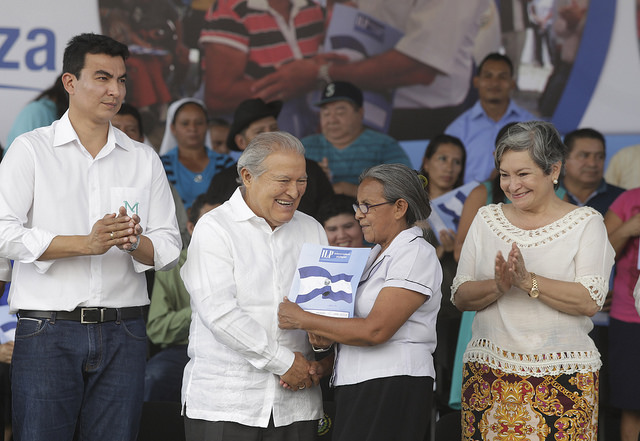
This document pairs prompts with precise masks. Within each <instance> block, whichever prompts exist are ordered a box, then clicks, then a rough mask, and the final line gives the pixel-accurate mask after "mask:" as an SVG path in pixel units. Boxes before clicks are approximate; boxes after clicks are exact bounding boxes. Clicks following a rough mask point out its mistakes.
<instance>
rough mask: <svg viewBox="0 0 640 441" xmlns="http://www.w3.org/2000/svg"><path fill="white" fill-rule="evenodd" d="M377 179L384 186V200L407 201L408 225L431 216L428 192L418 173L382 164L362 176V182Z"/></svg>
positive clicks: (397, 165) (406, 168)
mask: <svg viewBox="0 0 640 441" xmlns="http://www.w3.org/2000/svg"><path fill="white" fill-rule="evenodd" d="M365 179H375V180H376V181H378V182H380V183H381V184H382V188H383V194H384V198H385V199H386V200H387V201H389V202H395V201H397V200H398V199H404V200H405V201H407V204H408V208H407V213H406V220H407V225H409V226H412V225H414V224H415V223H416V222H417V221H422V220H426V219H427V218H428V217H429V215H430V214H431V205H430V204H429V196H428V195H427V190H426V189H425V188H424V187H423V185H422V181H421V180H420V178H419V177H418V173H416V172H415V171H414V170H411V169H410V168H409V167H407V166H406V165H404V164H380V165H376V166H374V167H371V168H369V169H367V170H365V171H364V172H362V174H361V175H360V182H362V181H364V180H365Z"/></svg>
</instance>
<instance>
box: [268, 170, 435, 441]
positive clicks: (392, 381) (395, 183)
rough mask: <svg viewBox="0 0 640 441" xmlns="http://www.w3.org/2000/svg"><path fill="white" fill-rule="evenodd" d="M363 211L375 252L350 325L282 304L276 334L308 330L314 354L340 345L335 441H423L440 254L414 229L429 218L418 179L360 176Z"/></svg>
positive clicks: (393, 173)
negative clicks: (394, 440) (281, 331)
mask: <svg viewBox="0 0 640 441" xmlns="http://www.w3.org/2000/svg"><path fill="white" fill-rule="evenodd" d="M357 201H358V203H357V204H355V205H354V209H355V211H356V219H357V220H358V221H359V223H360V225H361V226H362V231H363V233H364V236H365V239H366V240H367V241H368V242H370V243H373V244H375V246H374V247H373V248H372V250H371V254H370V256H369V260H368V262H367V264H366V267H365V270H364V273H363V275H362V279H361V281H360V284H359V286H358V291H357V293H356V296H355V312H354V317H353V318H346V319H345V318H332V317H324V316H320V315H316V314H312V313H309V312H306V311H303V310H302V309H301V308H300V307H299V306H298V305H297V304H295V303H292V302H290V301H288V300H286V299H285V301H284V302H283V303H281V304H280V309H279V314H278V316H279V325H280V328H283V329H304V330H306V331H307V332H308V333H309V339H310V341H311V343H312V344H313V346H314V348H315V349H316V350H322V349H328V348H329V347H330V345H331V344H332V343H333V342H336V343H338V345H337V349H336V351H337V355H336V357H335V360H336V361H335V366H334V372H333V377H332V384H333V386H335V387H336V390H335V401H336V417H335V426H334V432H333V438H332V439H333V440H334V441H346V440H349V441H350V440H370V441H371V440H389V439H401V440H405V441H406V440H408V441H411V440H416V441H418V440H420V441H422V440H423V439H424V437H425V433H426V430H427V422H428V420H429V415H430V409H431V401H432V393H433V380H434V377H435V371H434V367H433V358H432V353H433V351H434V350H435V347H436V332H435V331H436V316H437V314H438V309H439V308H440V298H441V295H442V294H441V292H440V284H441V281H442V270H441V268H440V263H439V261H438V257H437V256H436V252H435V249H434V248H433V247H432V246H431V245H430V244H429V243H428V242H427V241H426V239H425V232H424V231H423V230H422V229H421V228H420V227H418V226H416V222H418V221H423V220H426V219H427V217H429V214H430V212H431V209H430V207H429V199H428V196H427V192H426V190H425V189H424V185H423V181H422V180H421V179H420V178H419V176H418V175H417V174H416V172H415V171H413V170H411V169H409V168H408V167H406V166H404V165H401V164H383V165H379V166H375V167H372V168H370V169H368V170H366V171H365V172H364V173H363V174H362V175H361V176H360V185H359V187H358V193H357ZM325 360H328V362H329V363H331V362H332V361H333V359H332V358H331V357H327V358H325V359H323V361H325ZM329 369H330V367H329Z"/></svg>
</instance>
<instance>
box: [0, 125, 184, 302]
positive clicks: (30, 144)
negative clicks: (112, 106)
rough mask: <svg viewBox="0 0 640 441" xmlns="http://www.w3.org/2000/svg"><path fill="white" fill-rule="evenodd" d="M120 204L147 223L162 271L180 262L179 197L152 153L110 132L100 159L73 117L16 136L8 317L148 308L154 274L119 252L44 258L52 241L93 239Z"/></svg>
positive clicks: (5, 236)
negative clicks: (101, 222)
mask: <svg viewBox="0 0 640 441" xmlns="http://www.w3.org/2000/svg"><path fill="white" fill-rule="evenodd" d="M123 205H124V206H125V207H126V208H127V210H128V213H129V214H131V213H132V212H137V214H138V215H139V216H140V219H141V222H140V225H141V226H142V227H143V229H144V232H143V234H144V235H145V236H146V237H148V238H149V239H150V240H151V241H152V242H153V247H154V263H155V269H156V270H161V269H167V268H169V267H171V266H172V265H173V264H175V262H177V260H178V256H179V254H180V248H181V240H180V233H179V231H178V226H177V222H176V217H175V208H174V203H173V198H172V197H171V191H170V189H169V183H168V182H167V178H166V175H165V173H164V169H163V167H162V163H161V162H160V158H159V157H158V155H157V154H156V153H155V151H154V150H153V149H152V148H151V147H149V146H146V145H144V144H141V143H138V142H135V141H132V140H131V139H129V138H128V137H127V136H126V135H125V134H124V133H122V132H120V131H119V130H117V129H115V128H113V127H110V128H109V135H108V139H107V143H106V144H105V146H104V147H103V148H102V150H101V151H100V152H99V153H98V155H97V156H96V157H95V158H93V157H91V155H90V154H89V153H88V152H87V150H86V149H85V148H84V147H83V146H82V145H81V143H80V140H79V138H78V135H77V134H76V132H75V130H74V129H73V126H72V125H71V122H70V121H69V117H68V113H65V114H64V115H63V116H62V118H61V119H60V120H59V121H56V122H54V123H53V124H52V125H51V126H48V127H43V128H39V129H36V130H34V131H32V132H28V133H26V134H24V135H21V136H20V137H18V138H16V140H15V141H14V142H13V144H12V145H11V149H10V150H9V151H8V152H7V155H6V156H5V157H4V158H3V160H2V163H0V257H8V258H10V259H13V260H14V261H15V262H14V271H13V281H12V283H11V290H10V292H9V305H10V306H11V311H12V312H15V311H17V310H18V309H34V310H58V311H60V310H64V311H70V310H73V309H74V308H76V307H78V306H103V307H127V306H139V305H146V304H148V303H149V298H148V295H147V290H146V280H145V277H144V274H143V272H144V271H145V270H147V269H149V268H151V267H149V266H147V265H144V264H142V263H140V262H138V261H136V260H135V259H133V258H132V257H131V255H129V254H127V253H126V252H124V251H121V250H120V249H118V248H116V247H112V248H110V249H109V251H107V252H106V253H105V254H103V255H98V256H76V257H68V258H62V259H55V260H47V261H38V260H37V259H38V258H39V257H40V256H41V255H42V253H44V251H46V249H47V248H48V247H49V245H50V243H51V241H52V240H53V238H54V237H55V236H58V235H86V234H89V232H90V231H91V228H92V227H93V225H94V224H95V223H96V221H98V220H99V219H101V218H102V217H104V215H105V214H107V213H117V212H118V208H119V207H120V206H123Z"/></svg>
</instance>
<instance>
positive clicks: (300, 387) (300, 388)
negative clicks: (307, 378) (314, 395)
mask: <svg viewBox="0 0 640 441" xmlns="http://www.w3.org/2000/svg"><path fill="white" fill-rule="evenodd" d="M305 387H307V385H306V384H303V385H302V386H298V390H302V389H304V388H305Z"/></svg>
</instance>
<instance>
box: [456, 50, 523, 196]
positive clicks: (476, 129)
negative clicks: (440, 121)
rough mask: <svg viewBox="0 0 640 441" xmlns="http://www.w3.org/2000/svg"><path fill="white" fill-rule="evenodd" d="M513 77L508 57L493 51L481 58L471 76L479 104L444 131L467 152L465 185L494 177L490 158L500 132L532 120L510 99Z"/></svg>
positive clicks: (513, 83)
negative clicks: (460, 142)
mask: <svg viewBox="0 0 640 441" xmlns="http://www.w3.org/2000/svg"><path fill="white" fill-rule="evenodd" d="M514 77H515V74H514V70H513V64H512V63H511V60H510V59H509V57H507V56H505V55H502V54H499V53H495V52H494V53H491V54H489V55H487V56H486V57H484V59H483V60H482V62H481V63H480V66H478V71H477V73H476V76H475V77H473V87H475V88H476V89H477V90H478V101H477V102H476V103H475V104H474V105H473V107H472V108H470V109H469V110H467V111H466V112H464V113H463V114H462V115H460V116H459V117H458V118H456V120H455V121H453V122H452V123H451V124H449V126H448V127H447V129H446V130H445V133H446V134H447V135H452V136H456V137H458V138H460V140H461V141H462V143H463V144H464V147H465V149H466V150H467V167H466V171H465V176H464V182H465V183H468V182H471V181H477V182H482V181H485V180H487V179H491V178H492V177H494V176H495V173H496V172H495V169H494V167H493V160H492V158H493V150H494V147H495V139H496V136H497V135H498V132H499V131H500V129H502V128H503V127H504V126H505V125H507V124H508V123H511V122H520V121H531V120H534V119H535V117H534V116H533V115H532V114H531V113H529V112H528V111H526V110H525V109H523V108H521V107H520V106H518V105H517V104H516V103H515V102H514V101H513V100H512V99H511V93H512V92H513V90H515V88H516V82H515V79H514Z"/></svg>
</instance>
